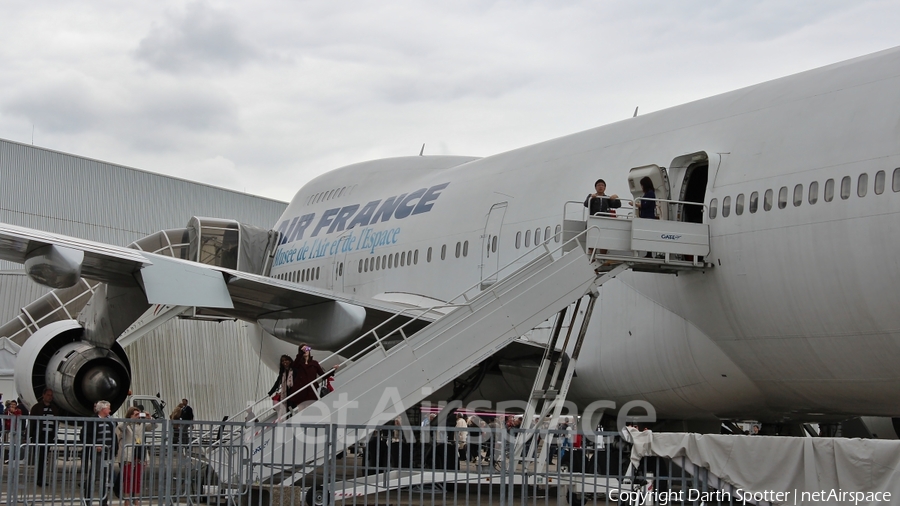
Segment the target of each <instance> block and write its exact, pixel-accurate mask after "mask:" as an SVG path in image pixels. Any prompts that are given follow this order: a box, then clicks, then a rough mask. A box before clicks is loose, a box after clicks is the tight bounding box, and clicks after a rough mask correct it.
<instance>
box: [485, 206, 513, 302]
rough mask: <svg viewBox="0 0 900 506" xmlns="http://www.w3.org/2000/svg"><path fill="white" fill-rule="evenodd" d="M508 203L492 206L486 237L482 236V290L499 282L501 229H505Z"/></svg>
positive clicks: (486, 225) (486, 227)
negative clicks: (504, 218) (504, 223)
mask: <svg viewBox="0 0 900 506" xmlns="http://www.w3.org/2000/svg"><path fill="white" fill-rule="evenodd" d="M506 205H507V203H506V202H500V203H499V204H494V205H493V206H491V211H490V212H489V213H488V217H487V223H485V225H484V235H482V236H481V238H482V241H481V289H482V290H484V289H485V288H487V287H489V286H491V285H493V284H494V283H496V282H497V270H498V269H499V268H500V229H501V228H502V227H503V216H504V215H506Z"/></svg>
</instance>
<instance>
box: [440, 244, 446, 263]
mask: <svg viewBox="0 0 900 506" xmlns="http://www.w3.org/2000/svg"><path fill="white" fill-rule="evenodd" d="M446 258H447V245H446V244H444V245H443V246H441V260H446Z"/></svg>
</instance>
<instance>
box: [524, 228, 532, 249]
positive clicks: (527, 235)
mask: <svg viewBox="0 0 900 506" xmlns="http://www.w3.org/2000/svg"><path fill="white" fill-rule="evenodd" d="M529 246H531V230H526V231H525V247H526V248H527V247H529Z"/></svg>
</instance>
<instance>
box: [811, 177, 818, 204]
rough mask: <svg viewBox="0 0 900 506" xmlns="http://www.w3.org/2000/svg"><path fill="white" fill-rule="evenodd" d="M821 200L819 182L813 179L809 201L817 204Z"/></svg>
mask: <svg viewBox="0 0 900 506" xmlns="http://www.w3.org/2000/svg"><path fill="white" fill-rule="evenodd" d="M818 201H819V182H818V181H813V182H812V183H809V203H810V204H815V203H816V202H818Z"/></svg>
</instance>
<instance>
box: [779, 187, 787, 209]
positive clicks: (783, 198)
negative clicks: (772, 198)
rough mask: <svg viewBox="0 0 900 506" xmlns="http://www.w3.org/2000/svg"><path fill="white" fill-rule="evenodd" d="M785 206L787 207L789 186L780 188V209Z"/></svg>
mask: <svg viewBox="0 0 900 506" xmlns="http://www.w3.org/2000/svg"><path fill="white" fill-rule="evenodd" d="M785 207H787V186H782V187H781V189H780V190H778V209H784V208H785Z"/></svg>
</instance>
